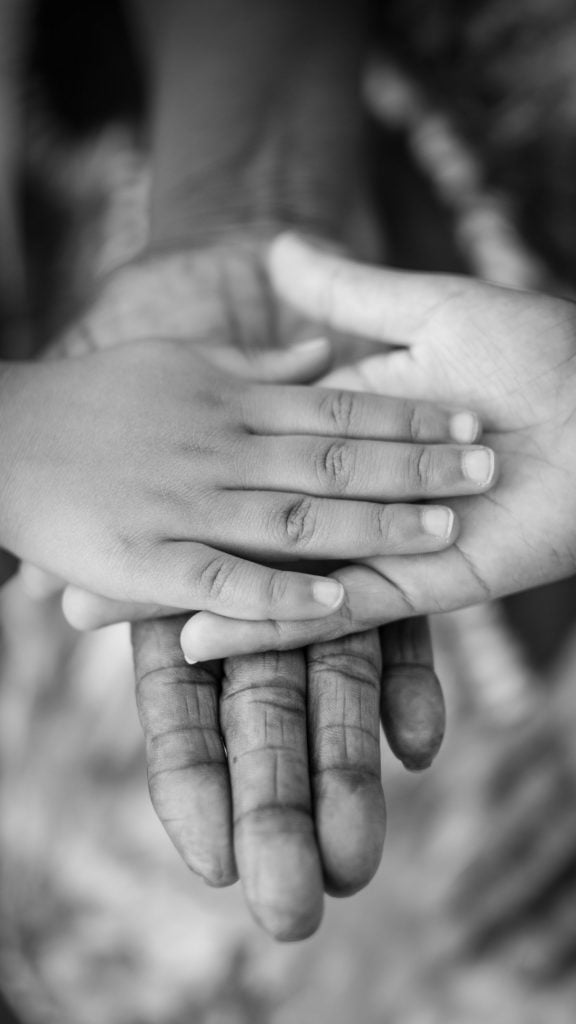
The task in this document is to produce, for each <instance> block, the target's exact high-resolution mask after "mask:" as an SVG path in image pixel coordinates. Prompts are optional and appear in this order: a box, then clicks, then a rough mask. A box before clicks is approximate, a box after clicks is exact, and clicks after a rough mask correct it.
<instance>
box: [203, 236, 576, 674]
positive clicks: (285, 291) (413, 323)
mask: <svg viewBox="0 0 576 1024" xmlns="http://www.w3.org/2000/svg"><path fill="white" fill-rule="evenodd" d="M271 267H272V274H273V279H274V281H275V285H276V287H277V288H278V290H279V291H280V293H281V294H282V295H283V296H284V297H285V298H286V299H287V300H289V301H291V303H292V304H293V306H294V307H295V308H297V309H299V310H300V311H302V312H304V313H306V314H307V315H309V316H311V317H315V318H316V319H317V320H318V321H319V322H321V323H322V322H323V323H325V324H326V325H329V326H332V327H335V328H337V329H339V330H343V331H349V332H354V333H357V334H361V335H369V336H370V337H373V338H376V339H379V340H381V341H383V342H386V343H388V344H392V345H394V346H396V347H395V348H394V350H393V351H388V352H387V354H385V355H381V356H375V357H372V358H370V359H368V360H366V361H364V362H362V363H360V364H359V365H357V366H354V367H350V368H349V369H343V370H341V371H338V372H337V373H335V374H334V375H333V376H332V377H331V378H329V381H328V382H329V383H330V384H331V385H332V386H336V385H338V386H346V387H347V388H353V387H356V388H358V389H360V390H364V391H372V392H381V393H385V394H387V395H395V396H397V397H399V396H403V397H405V398H410V399H420V400H428V401H436V402H446V403H452V404H457V405H460V406H462V407H465V408H472V409H474V410H475V411H476V412H477V413H478V415H479V416H480V417H481V419H482V422H483V423H484V425H485V426H486V428H487V432H486V434H485V441H486V443H487V444H488V445H489V446H490V447H491V448H492V449H493V450H494V451H495V452H496V453H497V456H498V458H499V463H500V476H499V480H498V483H497V485H496V487H495V488H494V489H493V490H491V491H490V492H489V493H486V494H482V495H480V496H479V497H477V498H476V497H475V498H458V499H456V500H454V501H451V502H450V503H449V504H450V505H451V507H452V508H453V510H454V511H455V512H456V513H457V515H458V518H459V520H460V523H461V531H460V536H459V537H458V539H457V540H456V542H455V543H454V544H453V545H452V546H451V547H450V548H448V549H447V550H445V551H443V552H441V553H440V554H435V555H433V556H429V555H426V554H423V555H421V556H419V557H417V558H403V557H395V556H392V557H389V556H382V557H381V556H377V557H372V558H369V559H366V560H362V561H361V562H356V563H355V564H353V565H351V566H349V567H347V568H344V569H339V570H337V571H336V572H335V573H334V577H335V578H337V579H339V580H340V581H341V582H342V583H343V584H344V586H345V589H346V598H345V601H344V603H343V605H342V606H341V608H340V609H339V610H338V611H337V612H336V613H334V614H333V615H330V616H327V617H326V618H324V619H323V620H322V621H321V622H316V623H314V622H310V623H305V622H299V623H287V622H262V623H256V622H252V623H248V622H244V621H234V620H226V621H225V620H223V619H222V618H219V617H218V616H213V615H210V614H199V615H198V616H195V617H194V618H193V619H192V620H190V622H189V623H188V625H187V626H186V627H185V630H184V633H183V644H184V648H185V650H186V652H187V654H188V655H189V656H190V657H194V658H198V659H204V658H212V657H220V656H225V655H229V654H232V653H243V652H244V653H245V652H248V651H255V650H261V649H264V648H268V647H271V646H274V647H276V648H277V649H287V648H292V647H295V646H297V645H299V644H306V643H311V642H317V641H319V640H326V639H333V638H335V637H339V636H343V635H346V634H348V633H349V632H351V631H357V630H362V629H368V628H370V627H373V626H374V625H375V624H377V623H382V622H387V621H390V620H393V619H396V618H399V617H401V616H406V615H417V614H423V613H427V612H433V611H441V610H447V609H450V608H456V607H459V606H463V605H466V604H473V603H477V602H481V601H484V600H486V599H488V598H492V597H496V596H497V595H500V594H504V593H507V592H511V591H514V590H520V589H522V588H523V587H529V586H534V585H536V584H539V583H543V582H545V581H547V580H552V579H555V578H559V577H562V576H566V575H569V574H570V573H572V572H574V567H575V564H576V526H575V524H576V415H575V413H576V309H575V307H574V305H573V303H571V302H568V301H564V300H561V299H555V298H550V297H548V296H543V295H537V294H530V293H524V292H520V291H513V290H511V289H507V288H499V287H495V286H493V285H490V284H486V283H483V282H479V281H474V280H471V279H467V278H463V277H451V276H445V275H432V274H416V273H402V272H398V271H391V270H381V269H376V268H370V267H364V266H361V265H358V264H354V263H351V262H349V261H346V260H344V259H341V258H338V257H336V256H333V255H329V254H327V253H323V252H320V251H318V250H315V249H314V248H313V247H311V246H309V245H307V244H304V243H303V242H300V241H298V240H297V239H295V238H293V237H291V236H286V237H284V238H282V239H280V240H279V241H278V242H277V243H276V244H275V246H274V247H273V250H272V254H271ZM422 468H423V471H424V472H425V471H426V460H424V462H423V467H422Z"/></svg>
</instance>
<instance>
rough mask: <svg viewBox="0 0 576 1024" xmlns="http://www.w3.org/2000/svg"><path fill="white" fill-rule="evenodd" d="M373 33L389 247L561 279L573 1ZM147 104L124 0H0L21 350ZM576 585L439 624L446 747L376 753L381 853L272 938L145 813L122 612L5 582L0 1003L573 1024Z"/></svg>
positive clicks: (9, 303) (507, 4)
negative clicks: (194, 872)
mask: <svg viewBox="0 0 576 1024" xmlns="http://www.w3.org/2000/svg"><path fill="white" fill-rule="evenodd" d="M378 38H380V39H381V43H380V44H378V45H375V47H374V53H373V54H371V56H370V58H369V59H368V57H367V62H366V89H365V91H366V113H367V121H368V125H369V132H368V134H369V153H368V163H369V173H370V178H371V188H372V194H373V202H374V211H375V212H374V217H375V218H376V219H377V220H378V222H379V226H380V229H381V231H382V235H383V258H384V259H386V261H387V262H389V263H391V264H393V265H398V266H404V267H414V268H432V269H446V270H462V271H468V272H472V273H476V274H480V275H482V276H485V277H488V278H490V279H491V280H495V281H501V282H503V283H506V284H511V285H514V286H517V287H537V288H544V289H547V290H549V291H551V292H555V293H557V294H563V295H573V290H574V287H575V285H576V175H575V173H574V170H575V168H576V61H575V59H574V57H575V54H576V5H575V4H574V2H573V0H500V2H499V3H496V2H491V0H484V2H481V0H475V2H470V0H468V2H464V0H462V2H458V3H456V2H448V0H438V2H436V3H434V4H430V3H425V2H420V0H405V2H403V3H400V2H397V3H394V2H391V3H388V4H379V5H378V4H376V5H375V32H374V40H375V42H376V41H377V40H378ZM145 106H146V97H145V95H144V94H143V91H142V89H141V88H140V85H139V79H138V73H137V66H136V62H135V60H134V57H133V54H132V52H131V49H130V46H129V42H128V38H127V34H126V30H125V26H124V23H123V21H122V16H121V10H120V6H119V4H116V3H114V2H112V0H104V2H100V3H98V2H97V0H84V2H83V3H82V4H78V3H74V2H73V0H42V2H37V3H32V0H30V2H28V0H0V120H1V124H2V130H1V131H0V330H1V331H2V336H3V340H4V339H8V340H9V341H10V343H11V344H13V346H14V350H15V351H16V350H22V348H23V347H26V346H28V348H29V350H30V351H33V350H35V349H37V348H39V347H41V346H42V345H43V344H45V343H46V342H47V341H48V340H49V339H50V338H51V337H52V336H53V335H54V334H55V333H57V332H58V330H59V329H60V328H61V327H62V326H63V325H64V324H65V323H66V322H67V321H68V320H69V319H70V318H71V317H73V316H74V315H75V313H76V312H77V311H78V310H79V309H80V308H81V307H82V305H83V304H84V303H85V302H86V301H87V300H88V299H89V298H90V296H91V294H92V293H93V290H94V288H95V285H96V281H97V279H98V276H99V275H100V274H101V273H102V272H103V271H105V270H107V269H110V268H111V267H113V266H114V265H116V264H117V263H119V262H121V261H122V260H123V259H126V258H128V257H129V256H130V255H132V254H133V253H135V252H137V251H138V249H139V248H140V247H141V245H142V244H143V242H144V241H145V236H146V218H145V207H146V196H147V189H148V167H147V155H146V146H145V130H144V127H143V126H144V125H145ZM18 138H19V139H20V140H21V141H22V143H23V146H22V151H23V153H24V158H23V160H22V159H19V160H18V161H17V162H15V160H14V158H13V153H14V152H15V151H16V150H17V149H18V147H17V146H16V145H15V140H16V139H18ZM14 176H17V178H18V195H19V202H20V212H21V213H22V214H23V217H22V218H20V228H19V226H18V220H19V218H17V217H16V216H15V211H14V208H13V203H12V201H11V199H10V198H9V195H10V194H11V193H10V192H9V190H8V189H7V188H5V187H4V184H3V183H4V182H6V181H9V180H13V178H14ZM542 343H543V344H545V343H546V339H545V338H543V339H542ZM575 595H576V585H575V583H574V581H572V580H568V581H566V582H565V583H562V584H559V585H557V586H555V587H548V588H545V589H543V590H540V591H534V592H531V593H529V594H526V595H520V596H518V597H516V598H514V599H511V600H509V601H506V602H504V603H502V604H498V605H491V606H488V607H482V608H475V609H470V610H467V611H465V612H461V613H458V614H455V615H450V616H445V617H442V618H440V619H439V620H438V621H437V622H436V623H435V625H434V632H435V641H436V651H437V664H438V671H439V674H440V675H441V678H442V680H443V682H444V684H445V687H446V693H447V702H448V712H449V728H448V735H447V740H446V743H445V746H444V749H443V751H442V752H441V754H440V756H439V758H438V760H437V763H436V764H435V766H434V768H433V769H432V770H431V771H430V772H428V773H425V774H423V775H409V774H407V773H405V772H404V770H403V769H402V768H401V767H400V766H398V765H397V764H396V763H395V762H394V761H393V759H392V757H391V756H390V755H389V754H388V753H387V752H384V755H383V775H384V779H385V786H386V792H387V798H388V807H389V838H388V844H387V848H386V852H385V856H384V860H383V864H382V867H381V869H380V872H379V873H378V875H377V877H376V879H375V880H374V881H373V882H372V884H371V885H370V887H369V888H368V889H367V890H366V891H365V892H364V893H362V894H360V895H358V896H356V897H354V898H352V899H350V900H346V901H335V900H328V901H327V909H326V915H325V920H324V923H323V925H322V928H321V931H320V932H319V934H318V935H317V936H315V937H314V938H312V939H310V940H307V941H306V942H305V943H301V944H297V945H294V946H281V945H278V944H275V943H274V942H272V941H271V940H269V939H268V938H267V937H266V936H265V935H263V934H262V933H261V932H259V931H258V930H257V928H256V926H255V925H254V924H253V922H252V921H251V920H250V918H249V916H248V913H247V911H246V909H245V907H244V905H243V902H242V895H241V892H240V890H239V888H238V887H235V888H234V889H231V890H224V891H214V890H211V889H208V888H207V887H205V886H204V885H203V883H202V882H200V881H199V880H197V879H196V878H194V877H193V876H191V875H190V874H189V873H188V872H187V871H186V869H185V868H184V867H183V865H181V863H180V862H179V860H178V857H177V855H176V854H175V852H174V851H173V849H172V847H171V845H170V843H169V841H168V839H167V838H166V836H165V835H164V833H163V831H162V829H161V827H160V826H159V824H158V823H157V821H156V818H155V816H154V814H153V812H152V809H151V806H150V804H149V800H148V794H147V789H146V783H145V772H144V760H143V749H142V739H141V734H140V729H139V725H138V722H137V717H136V711H135V705H134V701H133V694H132V670H131V661H130V650H129V642H128V634H127V631H126V629H125V628H124V627H114V628H111V629H109V630H105V631H103V632H101V633H100V634H94V635H89V636H83V637H80V638H79V637H78V636H77V635H75V634H73V632H72V631H71V630H69V629H68V628H67V627H66V626H65V624H64V623H63V621H62V617H61V614H60V611H59V607H58V602H57V600H54V599H50V600H46V601H31V600H30V599H29V598H27V597H26V596H25V595H24V594H23V593H22V591H21V589H20V588H19V585H18V584H17V583H16V582H13V583H11V584H9V585H8V586H7V587H5V588H4V591H3V593H2V596H1V597H0V619H1V623H2V626H1V628H2V641H1V647H0V767H1V775H0V801H1V802H0V857H1V867H0V871H1V874H0V886H1V889H0V899H1V920H0V988H1V989H2V991H3V992H4V998H5V1000H6V1008H5V1010H2V1009H1V1008H0V1015H1V1013H2V1012H3V1013H5V1014H6V1015H7V1014H8V1013H9V1012H12V1011H13V1013H14V1015H15V1020H16V1021H18V1022H19V1024H244V1022H250V1024H268V1022H270V1024H308V1022H310V1024H312V1022H314V1024H317V1022H318V1021H324V1020H326V1021H331V1022H333V1024H349V1022H351V1021H355V1022H356V1024H373V1022H374V1024H387V1022H390V1024H392V1022H393V1024H476V1022H478V1024H480V1022H485V1021H490V1022H491V1024H542V1022H546V1024H572V1021H573V1020H574V1014H575V1007H576V628H575V623H576V601H575ZM9 1007H11V1008H12V1010H11V1011H9ZM7 1019H8V1017H7Z"/></svg>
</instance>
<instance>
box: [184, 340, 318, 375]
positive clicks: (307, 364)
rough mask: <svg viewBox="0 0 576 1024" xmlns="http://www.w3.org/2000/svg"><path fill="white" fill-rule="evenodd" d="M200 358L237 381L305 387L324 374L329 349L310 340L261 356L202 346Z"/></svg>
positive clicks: (267, 352)
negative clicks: (241, 378)
mask: <svg viewBox="0 0 576 1024" xmlns="http://www.w3.org/2000/svg"><path fill="white" fill-rule="evenodd" d="M202 354H203V355H204V357H205V358H206V359H208V360H209V361H210V362H211V363H212V364H213V365H214V366H218V367H219V368H220V369H222V370H225V371H226V372H227V373H232V374H234V375H235V376H237V377H243V378H248V379H249V380H255V381H260V382H262V383H268V384H307V383H309V382H311V381H315V380H317V379H318V378H319V377H321V376H322V374H323V373H325V372H326V370H327V369H328V367H329V365H330V362H331V356H332V347H331V345H330V342H329V341H328V339H327V338H312V339H310V340H308V341H301V342H299V343H298V344H296V345H291V346H290V347H289V348H284V349H271V350H268V351H265V352H258V351H256V352H247V351H243V350H241V349H237V348H228V347H226V348H218V347H215V346H213V347H209V346H206V348H205V349H203V350H202Z"/></svg>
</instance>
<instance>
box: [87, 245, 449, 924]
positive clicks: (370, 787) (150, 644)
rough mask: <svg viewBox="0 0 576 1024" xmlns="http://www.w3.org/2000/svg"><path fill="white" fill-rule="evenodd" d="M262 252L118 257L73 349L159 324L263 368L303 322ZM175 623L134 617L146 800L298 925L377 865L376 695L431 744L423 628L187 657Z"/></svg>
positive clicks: (405, 744) (432, 750)
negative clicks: (300, 647) (293, 648)
mask: <svg viewBox="0 0 576 1024" xmlns="http://www.w3.org/2000/svg"><path fill="white" fill-rule="evenodd" d="M262 251H263V247H262V245H261V244H260V242H258V243H257V244H255V243H254V242H253V241H250V240H249V238H248V237H244V238H242V239H240V240H238V241H236V243H231V242H230V240H225V242H224V243H223V244H222V245H221V246H214V247H211V248H208V249H206V250H196V251H191V252H187V253H181V254H173V255H170V256H164V257H162V258H157V259H155V260H151V261H147V262H143V263H140V264H136V265H133V266H131V267H127V268H125V269H124V270H122V271H120V272H118V274H117V275H115V276H114V277H113V278H112V279H111V280H110V282H109V284H108V285H107V287H106V288H105V289H104V291H103V293H102V295H101V298H100V300H99V301H98V302H97V303H96V305H95V307H94V309H93V310H92V311H91V313H90V315H89V316H88V318H87V319H86V321H85V322H84V325H83V327H82V328H81V330H77V331H75V332H74V333H73V334H72V335H70V336H69V338H68V345H69V344H70V342H72V343H73V350H74V351H76V352H77V353H78V354H81V353H82V352H84V351H86V349H88V350H92V349H94V348H97V349H99V348H102V347H106V346H107V345H108V344H109V343H110V339H111V338H116V339H118V340H121V341H122V340H128V339H133V338H138V336H146V335H147V333H148V332H151V331H152V332H154V333H161V332H165V333H166V334H167V335H169V336H171V337H173V338H186V339H188V340H191V341H194V342H195V343H196V344H199V343H200V342H201V341H202V340H203V339H206V338H207V337H209V338H210V339H211V345H212V346H214V348H217V347H218V346H219V345H220V344H221V343H222V338H226V339H227V340H228V342H232V343H233V344H235V345H237V346H238V349H239V351H242V352H245V353H246V358H247V360H250V361H251V365H252V371H253V374H254V375H255V374H257V373H259V372H261V364H260V362H259V358H258V359H256V357H253V356H251V354H250V353H251V351H253V349H251V348H250V346H254V345H255V346H256V351H261V350H262V349H263V347H264V346H267V347H268V348H269V347H270V346H274V345H282V344H286V343H287V342H288V341H289V340H290V339H298V338H301V337H302V336H303V334H306V332H307V330H308V331H309V327H307V326H306V325H303V324H302V323H301V322H299V321H298V320H297V318H295V317H294V316H293V315H289V313H288V311H287V310H286V309H285V308H284V307H283V305H282V304H280V303H278V302H277V301H276V300H275V299H274V296H273V295H272V293H271V292H270V291H269V286H268V284H267V278H266V275H265V272H264V266H263V260H262ZM228 351H229V350H228ZM286 358H288V355H287V357H286ZM320 370H321V366H320V365H319V364H318V363H316V369H315V372H316V373H318V372H320ZM293 371H294V365H293V364H292V365H291V372H293ZM313 371H314V367H313V366H312V365H311V364H309V365H308V371H307V372H308V373H309V374H310V376H313V375H314V373H313ZM303 376H305V375H304V374H303ZM151 419H152V416H151ZM72 596H73V595H72ZM68 598H70V592H69V594H68ZM84 602H85V603H84V605H83V607H80V608H79V606H78V604H76V605H74V602H72V603H71V605H70V607H72V609H73V610H72V615H74V608H75V610H76V613H78V614H79V615H80V616H81V615H84V624H88V622H87V619H88V618H89V617H90V616H92V621H91V624H94V625H95V624H97V621H95V620H96V619H97V615H98V614H100V615H104V617H105V616H106V614H107V612H106V603H105V602H102V601H101V600H100V599H98V598H96V597H94V598H93V600H92V603H90V599H89V597H87V596H85V598H84ZM117 610H118V609H116V611H117ZM108 614H110V615H111V611H110V607H109V606H108ZM132 614H134V615H137V614H138V610H137V609H132ZM148 614H150V612H149V611H148ZM112 617H113V616H112ZM182 621H183V620H182V619H177V618H175V619H170V618H166V619H163V620H160V619H158V620H156V621H154V622H144V621H143V622H141V623H140V624H138V625H137V626H135V627H134V628H133V641H134V653H135V666H136V675H137V681H138V690H137V692H138V704H139V710H140V715H141V718H142V721H143V724H144V729H145V734H146V740H147V756H148V763H149V773H150V788H151V793H152V798H153V801H154V804H155V807H156V809H157V811H158V814H159V816H160V818H161V820H162V821H163V822H164V824H165V826H166V828H167V831H168V832H169V834H170V836H171V837H172V839H173V841H174V842H175V844H176V846H177V848H178V849H179V851H180V852H181V854H182V856H183V858H184V860H185V861H186V863H188V864H189V865H190V867H192V868H193V869H194V870H195V871H197V872H198V873H199V874H201V875H203V876H204V877H205V878H206V880H207V881H208V882H209V883H211V884H220V885H223V884H229V883H231V882H233V881H234V880H235V878H236V877H237V873H238V872H239V874H240V876H241V878H242V882H243V885H244V888H245V892H246V896H247V900H248V904H249V906H250V907H251V909H252V911H253V913H254V914H255V916H256V917H257V919H258V920H259V921H260V922H261V923H262V925H263V926H264V927H265V928H266V929H267V930H268V931H269V932H270V933H271V934H273V935H275V936H276V937H279V938H288V939H293V938H299V937H303V936H304V935H306V934H310V933H311V932H312V931H314V930H315V929H316V927H317V926H318V923H319V920H320V916H321V912H322V892H323V888H324V887H326V888H327V889H328V890H329V891H330V892H332V893H335V894H339V895H345V894H347V893H350V892H353V891H355V890H357V889H359V888H361V887H362V886H364V885H365V884H367V882H368V881H369V879H370V878H371V877H372V875H373V873H374V871H375V870H376V868H377V866H378V864H379V861H380V856H381V852H382V843H383V839H384V830H385V807H384V797H383V792H382V787H381V782H380V761H379V727H378V717H379V703H380V702H381V707H382V714H383V720H384V723H385V726H386V730H387V734H388V735H389V738H390V742H391V745H392V747H393V749H394V751H395V752H396V753H397V755H398V756H399V757H400V758H401V759H402V760H403V761H404V762H405V763H406V764H407V765H408V766H409V767H412V768H423V767H425V766H427V765H428V764H429V763H430V761H431V760H432V759H433V757H434V756H435V755H436V753H437V750H438V747H439V745H440V742H441V738H442V733H443V728H444V705H443V701H442V694H441V691H440V688H439V685H438V681H437V679H436V677H435V675H434V671H433V664H432V653H431V647H430V642H429V637H428V632H427V628H426V624H425V623H421V622H417V621H415V620H414V621H413V622H411V623H410V624H409V625H407V626H403V624H394V625H393V626H391V627H389V628H388V629H387V630H386V631H384V632H383V642H382V653H381V649H380V645H379V642H378V636H377V634H376V633H364V634H362V635H361V636H357V637H350V638H349V639H347V640H345V641H338V642H336V643H333V644H320V645H317V646H315V647H312V648H310V649H309V650H308V651H306V652H304V651H299V652H295V653H293V654H291V655H276V654H271V655H270V654H266V653H265V654H262V655H258V656H254V657H252V658H243V659H238V660H236V659H228V660H227V661H225V662H224V663H223V664H221V663H215V664H211V665H207V666H205V665H194V666H189V665H186V664H185V662H184V658H183V655H182V651H181V648H180V645H179V632H180V628H181V625H182ZM401 683H403V685H401ZM226 751H227V756H226Z"/></svg>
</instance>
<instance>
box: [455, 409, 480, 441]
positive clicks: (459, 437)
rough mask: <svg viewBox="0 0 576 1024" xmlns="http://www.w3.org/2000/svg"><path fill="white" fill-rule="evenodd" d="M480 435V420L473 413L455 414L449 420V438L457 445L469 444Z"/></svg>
mask: <svg viewBox="0 0 576 1024" xmlns="http://www.w3.org/2000/svg"><path fill="white" fill-rule="evenodd" d="M479 433H480V420H479V419H478V417H477V416H476V413H473V412H457V413H455V414H454V416H452V417H451V419H450V436H451V438H452V439H453V440H454V441H458V443H459V444H471V443H472V441H475V440H476V438H477V437H478V435H479Z"/></svg>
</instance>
